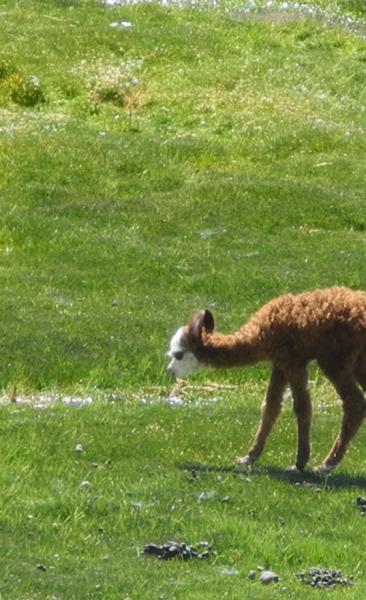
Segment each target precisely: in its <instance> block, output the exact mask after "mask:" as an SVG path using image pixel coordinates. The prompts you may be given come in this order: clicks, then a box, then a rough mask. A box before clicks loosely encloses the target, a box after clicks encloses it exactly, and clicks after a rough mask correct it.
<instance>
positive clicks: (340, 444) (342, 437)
mask: <svg viewBox="0 0 366 600" xmlns="http://www.w3.org/2000/svg"><path fill="white" fill-rule="evenodd" d="M337 391H338V393H339V394H340V396H341V398H342V400H343V421H342V427H341V431H340V433H339V435H338V437H337V438H336V440H335V442H334V444H333V446H332V448H331V450H330V452H329V454H328V456H327V457H326V458H325V460H324V461H323V463H322V464H321V465H319V466H318V467H316V468H315V469H314V470H315V472H316V473H319V474H326V473H330V472H331V471H332V470H333V469H334V468H335V467H336V466H337V465H338V464H339V463H340V461H341V460H342V458H343V456H344V454H345V453H346V450H347V447H348V445H349V442H350V441H351V439H352V438H353V436H354V435H355V434H356V433H357V431H358V429H359V427H360V425H361V423H362V421H363V419H364V417H365V415H366V402H365V399H364V396H363V394H362V393H361V391H360V390H359V389H358V387H357V386H356V384H355V383H353V382H348V383H347V384H344V385H338V386H337Z"/></svg>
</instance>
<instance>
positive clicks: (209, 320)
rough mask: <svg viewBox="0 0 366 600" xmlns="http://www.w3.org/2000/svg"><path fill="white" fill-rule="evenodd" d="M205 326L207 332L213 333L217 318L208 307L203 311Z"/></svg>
mask: <svg viewBox="0 0 366 600" xmlns="http://www.w3.org/2000/svg"><path fill="white" fill-rule="evenodd" d="M202 324H203V327H204V328H205V329H206V331H207V333H212V332H213V330H214V329H215V319H214V316H213V314H212V312H210V311H209V310H208V309H207V308H206V309H205V310H204V311H203V323H202Z"/></svg>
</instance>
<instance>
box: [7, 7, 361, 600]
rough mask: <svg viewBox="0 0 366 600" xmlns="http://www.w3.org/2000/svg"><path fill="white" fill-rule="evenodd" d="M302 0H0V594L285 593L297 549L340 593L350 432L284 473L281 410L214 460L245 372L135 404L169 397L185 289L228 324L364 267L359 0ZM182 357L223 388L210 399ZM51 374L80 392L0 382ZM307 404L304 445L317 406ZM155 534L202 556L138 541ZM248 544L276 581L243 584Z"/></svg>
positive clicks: (357, 464)
mask: <svg viewBox="0 0 366 600" xmlns="http://www.w3.org/2000/svg"><path fill="white" fill-rule="evenodd" d="M303 4H308V5H313V4H316V5H317V6H318V7H320V8H322V9H324V10H325V11H326V14H327V15H331V14H333V15H335V16H334V18H332V19H330V20H329V19H328V18H327V20H325V21H324V20H323V19H322V18H320V17H317V18H311V17H309V16H307V17H306V16H301V14H300V15H298V16H293V15H292V16H291V17H285V16H284V13H283V12H279V13H278V12H276V11H274V12H273V13H271V14H270V16H268V13H265V14H264V13H262V12H259V13H253V14H251V15H249V16H248V15H246V14H245V13H244V12H243V10H241V9H242V5H241V4H240V3H238V2H234V1H233V2H224V3H223V5H222V6H221V8H216V9H205V10H199V9H188V8H187V9H182V8H177V7H176V8H162V7H159V6H158V5H157V4H152V5H143V4H142V5H140V6H135V7H128V6H126V7H120V8H114V9H107V8H105V7H104V6H103V5H102V4H101V3H98V2H94V1H92V0H85V1H82V0H80V1H75V2H71V1H66V0H65V1H61V0H59V1H57V0H48V1H47V2H40V1H33V0H27V1H26V2H25V1H24V2H21V1H20V2H14V1H13V0H5V1H3V2H2V3H1V6H0V49H1V50H0V173H1V175H0V310H1V319H0V354H1V363H0V387H1V390H2V397H3V400H4V403H3V406H2V407H1V413H2V419H1V429H2V431H1V436H0V455H1V457H2V469H1V472H0V477H1V486H2V494H1V502H0V519H1V520H0V544H1V547H2V549H3V556H5V558H3V569H2V578H1V582H0V597H1V598H6V599H8V598H11V599H12V598H14V599H17V600H18V599H20V598H22V599H23V598H32V599H33V598H42V599H43V598H56V597H57V598H67V599H69V598H86V597H103V598H117V597H122V598H127V597H129V598H131V599H132V600H135V598H136V599H137V598H138V599H140V598H146V599H150V598H159V597H164V598H165V599H171V598H182V599H183V598H184V599H185V598H189V599H191V598H193V599H194V598H207V597H212V598H220V597H225V595H226V597H228V598H242V597H243V596H246V597H250V598H253V599H255V598H267V597H272V596H273V597H276V596H282V597H286V598H292V597H293V598H302V597H304V598H305V595H306V597H308V594H309V593H310V590H309V589H308V588H306V587H304V586H302V585H301V584H300V583H299V582H297V581H296V578H295V576H294V573H295V572H296V571H298V570H302V569H304V568H307V567H310V566H312V565H314V564H318V563H319V564H323V563H326V564H324V566H334V567H339V568H341V569H342V570H343V572H344V573H345V574H346V575H352V574H353V575H354V576H355V585H354V587H353V588H346V589H345V590H341V591H337V590H335V591H334V592H332V598H333V597H334V598H338V597H340V596H341V594H342V596H343V595H346V596H347V598H360V597H361V596H362V593H363V592H364V590H365V581H366V573H365V570H364V565H363V558H362V544H363V537H364V536H363V533H364V532H363V521H362V518H361V517H360V515H359V513H358V511H357V509H356V506H355V499H356V497H357V495H360V494H365V486H366V482H365V478H364V475H363V468H364V450H363V447H364V439H365V437H364V436H365V434H364V433H363V432H361V433H360V435H359V436H358V438H357V440H356V442H355V444H354V445H353V448H352V450H351V452H350V454H349V456H347V458H346V459H345V461H344V463H342V467H341V469H340V470H339V475H335V476H334V477H333V478H331V480H330V481H329V482H328V485H325V482H324V481H323V480H320V481H319V482H316V484H315V485H299V486H295V485H293V482H291V481H289V480H288V478H286V477H285V476H284V474H283V472H282V471H281V470H280V469H282V468H284V467H286V466H288V465H289V464H291V462H292V460H293V449H294V445H295V438H294V424H293V418H292V415H291V414H290V409H287V408H286V410H285V413H284V415H283V418H282V420H281V423H280V425H279V427H278V429H277V430H276V432H275V433H274V435H273V437H272V439H271V441H270V444H269V447H268V450H267V452H266V454H265V456H264V458H263V461H262V467H259V468H258V470H256V471H255V472H254V473H253V474H250V475H249V479H250V482H249V481H247V480H246V476H244V478H242V477H239V476H238V475H237V473H235V472H233V471H232V470H230V466H231V465H232V464H233V461H234V458H235V456H237V455H238V454H240V453H243V452H244V451H245V450H246V449H247V446H248V444H249V442H250V439H251V437H252V435H253V432H254V429H255V426H256V422H257V420H258V416H259V414H258V413H259V405H260V401H261V397H262V396H263V393H264V390H265V384H266V379H267V376H268V373H267V369H266V368H265V367H262V366H258V367H255V368H252V369H248V370H240V371H233V372H227V371H220V372H215V373H213V372H210V373H209V374H207V372H202V373H201V374H198V375H196V376H195V377H194V378H192V384H193V385H194V386H196V387H194V390H195V391H192V392H191V397H190V399H189V400H188V403H187V405H186V406H175V407H172V406H169V405H168V404H167V403H166V402H164V401H160V402H156V403H152V404H151V403H147V404H143V403H141V398H147V399H151V398H157V397H158V398H163V399H164V398H166V397H167V395H168V394H169V390H170V389H171V383H170V381H169V379H168V377H167V375H166V373H165V366H166V359H165V356H164V352H165V349H166V347H167V342H168V339H169V337H170V335H171V334H172V332H173V331H174V330H175V329H176V327H177V326H178V325H180V324H181V323H182V322H184V321H185V320H186V318H187V317H188V315H189V314H190V313H191V312H192V311H194V310H196V309H197V308H202V307H206V306H207V307H208V308H210V309H212V310H213V311H214V313H215V315H216V317H217V321H218V325H219V327H220V328H221V329H222V330H224V331H232V330H234V329H236V328H238V327H239V326H241V325H242V323H243V322H244V321H245V319H247V318H248V317H249V315H250V314H252V312H253V311H254V310H256V309H257V308H258V307H259V306H261V305H262V304H263V303H264V302H265V301H267V300H268V299H270V298H272V297H273V296H276V295H278V294H280V293H283V292H287V291H292V292H297V291H302V290H304V289H311V288H315V287H325V286H328V285H333V284H343V285H349V286H352V287H356V288H358V287H360V288H362V287H365V284H364V282H365V276H366V266H365V260H364V256H365V252H364V249H365V231H366V218H365V194H364V190H365V185H366V168H365V167H366V161H365V156H366V154H365V150H366V143H365V129H366V113H365V83H364V82H365V77H364V70H365V60H366V45H365V35H366V33H365V32H366V25H364V23H365V21H364V20H365V19H366V14H365V13H366V11H365V5H364V2H361V0H355V1H352V2H351V1H349V0H348V1H347V2H346V1H344V2H335V1H331V0H329V1H327V0H324V1H320V0H319V1H317V2H314V3H313V2H304V3H303ZM344 15H348V16H351V17H352V18H354V19H358V21H357V27H356V29H357V31H356V32H354V31H352V27H350V26H346V25H345V22H344V20H342V18H343V16H344ZM121 21H129V22H131V23H132V27H130V28H118V27H111V23H119V22H121ZM208 377H209V378H210V379H211V380H214V381H215V382H216V383H221V384H222V383H226V382H229V383H230V384H232V385H234V387H235V389H234V391H231V392H229V391H228V392H227V393H225V392H224V391H223V390H221V389H220V388H218V390H217V396H218V400H217V402H212V395H210V394H208V396H207V397H205V394H204V393H203V392H201V388H200V384H202V382H204V381H205V380H206V379H207V378H208ZM313 377H314V378H315V380H316V385H315V386H314V396H315V397H316V398H317V399H319V400H322V401H323V402H325V403H331V404H336V402H335V399H334V395H333V393H332V392H331V390H330V389H329V388H328V387H326V386H324V384H323V382H322V380H321V379H320V378H319V377H318V375H317V373H315V372H314V374H313ZM67 394H70V395H73V396H75V395H76V396H81V397H85V396H88V395H90V396H91V397H92V398H93V400H94V402H93V404H92V405H91V406H89V407H85V408H83V409H82V410H76V409H75V410H74V409H71V408H68V407H65V406H62V402H56V403H55V405H52V406H51V407H50V408H48V409H47V410H37V409H34V408H31V407H24V406H20V405H17V404H12V403H10V404H9V402H8V401H9V399H11V398H15V397H16V396H18V397H20V398H27V397H32V398H33V400H34V402H35V403H37V399H39V397H41V399H42V398H43V397H45V396H47V395H49V396H50V397H51V398H58V397H59V398H62V397H64V396H65V395H67ZM214 394H215V392H214ZM198 396H204V397H203V400H202V401H201V402H198V403H196V402H195V401H196V400H197V397H198ZM226 396H227V397H226ZM315 415H316V422H315V426H314V434H313V438H314V444H313V445H314V459H313V462H314V463H315V462H318V461H319V460H321V458H322V457H323V456H324V455H325V453H326V451H327V450H328V449H329V446H330V443H331V438H332V437H334V436H335V434H336V430H337V427H338V423H339V420H340V414H339V407H338V406H335V407H334V409H332V410H331V411H329V414H328V411H325V412H324V411H322V410H321V409H320V408H319V407H318V408H317V409H316V410H315ZM78 443H81V444H82V445H83V447H84V449H85V451H84V452H82V453H77V452H75V446H76V445H77V444H78ZM109 461H110V462H109ZM184 465H186V466H187V465H188V466H189V465H191V466H192V465H196V466H198V468H197V470H196V477H192V474H191V470H192V469H191V468H187V469H185V468H184ZM205 467H207V468H205ZM83 481H89V482H90V483H91V484H92V485H91V486H90V487H84V488H80V483H81V482H83ZM318 488H319V490H318ZM207 492H208V496H207V497H206V496H205V494H206V493H207ZM202 493H203V494H204V495H203V496H202V498H203V500H199V498H200V495H201V494H202ZM226 496H229V497H230V499H231V501H230V502H224V503H223V502H222V498H224V497H226ZM205 498H206V499H205ZM254 509H255V510H256V516H255V515H254V516H253V512H252V511H253V510H254ZM169 538H179V539H180V540H185V541H187V542H190V543H193V544H194V543H197V542H199V541H200V540H202V539H207V540H208V541H210V542H211V543H212V545H213V547H214V548H215V551H216V553H217V554H216V555H215V557H213V558H211V559H210V560H208V561H207V562H199V561H197V562H194V561H192V562H189V563H184V564H181V563H179V562H170V563H160V562H156V561H154V560H149V559H147V558H146V557H141V556H140V555H139V550H140V549H141V548H142V547H143V546H144V544H145V543H148V542H163V541H166V540H167V539H169ZM37 564H43V565H44V566H45V567H46V571H44V572H43V571H40V570H38V569H37ZM257 565H263V566H269V567H271V568H272V569H274V570H276V571H278V573H279V574H280V576H281V582H280V583H279V584H278V585H277V586H276V587H272V588H271V589H269V590H268V589H266V588H264V587H262V586H261V585H260V584H259V583H258V582H251V581H249V580H247V578H246V575H247V572H248V571H249V569H252V568H256V566H257ZM223 567H233V568H235V569H237V570H238V575H236V576H231V577H230V576H227V575H226V576H225V575H223V574H222V568H223ZM99 586H100V587H99ZM314 593H315V594H317V592H314ZM320 593H321V592H320Z"/></svg>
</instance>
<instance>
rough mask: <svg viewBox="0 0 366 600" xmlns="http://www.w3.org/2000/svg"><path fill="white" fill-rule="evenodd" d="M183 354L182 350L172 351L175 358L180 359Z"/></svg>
mask: <svg viewBox="0 0 366 600" xmlns="http://www.w3.org/2000/svg"><path fill="white" fill-rule="evenodd" d="M183 356H184V352H174V358H176V359H177V360H182V358H183Z"/></svg>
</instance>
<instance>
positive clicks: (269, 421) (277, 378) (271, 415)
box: [237, 367, 287, 466]
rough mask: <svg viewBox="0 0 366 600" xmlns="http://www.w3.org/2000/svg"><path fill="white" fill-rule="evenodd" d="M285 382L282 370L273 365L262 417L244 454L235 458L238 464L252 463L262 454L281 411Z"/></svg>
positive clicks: (246, 464)
mask: <svg viewBox="0 0 366 600" xmlns="http://www.w3.org/2000/svg"><path fill="white" fill-rule="evenodd" d="M286 384H287V380H286V378H285V376H284V374H283V373H282V371H281V370H280V369H277V368H275V367H274V368H273V371H272V374H271V380H270V383H269V386H268V390H267V394H266V398H265V400H264V402H263V404H262V418H261V422H260V424H259V427H258V430H257V433H256V435H255V438H254V442H253V445H252V447H251V448H250V450H249V452H248V454H247V455H246V456H243V457H241V458H238V459H237V463H238V464H239V465H243V466H249V465H252V464H253V463H254V462H255V461H256V460H258V458H259V457H260V455H261V454H262V451H263V448H264V445H265V443H266V440H267V437H268V436H269V434H270V432H271V430H272V427H273V425H274V423H275V421H276V419H277V417H278V415H279V414H280V412H281V406H282V399H283V393H284V390H285V387H286Z"/></svg>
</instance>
